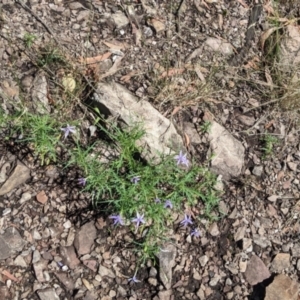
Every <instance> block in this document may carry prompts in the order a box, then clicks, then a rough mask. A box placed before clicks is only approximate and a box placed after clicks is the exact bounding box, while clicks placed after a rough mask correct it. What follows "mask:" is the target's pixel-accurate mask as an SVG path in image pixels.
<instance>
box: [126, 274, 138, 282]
mask: <svg viewBox="0 0 300 300" xmlns="http://www.w3.org/2000/svg"><path fill="white" fill-rule="evenodd" d="M128 282H134V283H138V282H141V281H140V280H137V278H136V277H135V275H134V276H133V277H131V278H129V279H128Z"/></svg>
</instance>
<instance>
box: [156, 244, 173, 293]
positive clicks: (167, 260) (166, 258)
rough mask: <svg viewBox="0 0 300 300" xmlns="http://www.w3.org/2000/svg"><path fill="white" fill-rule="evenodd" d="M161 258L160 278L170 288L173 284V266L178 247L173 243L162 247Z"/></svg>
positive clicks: (159, 256) (159, 255) (159, 257)
mask: <svg viewBox="0 0 300 300" xmlns="http://www.w3.org/2000/svg"><path fill="white" fill-rule="evenodd" d="M157 256H158V259H159V273H158V275H159V278H160V280H161V282H162V283H163V285H164V286H165V288H166V289H167V290H169V289H170V288H171V284H172V275H173V272H172V268H173V267H174V265H175V257H176V247H175V246H174V245H173V244H167V245H166V246H165V247H163V248H161V249H160V252H159V253H158V255H157Z"/></svg>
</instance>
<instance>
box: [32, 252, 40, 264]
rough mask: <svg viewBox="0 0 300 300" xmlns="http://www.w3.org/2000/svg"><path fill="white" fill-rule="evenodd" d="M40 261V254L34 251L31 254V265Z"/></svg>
mask: <svg viewBox="0 0 300 300" xmlns="http://www.w3.org/2000/svg"><path fill="white" fill-rule="evenodd" d="M40 259H41V253H40V251H38V250H34V251H33V254H32V261H31V263H33V264H35V263H37V262H38V261H39V260H40Z"/></svg>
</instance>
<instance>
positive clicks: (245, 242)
mask: <svg viewBox="0 0 300 300" xmlns="http://www.w3.org/2000/svg"><path fill="white" fill-rule="evenodd" d="M249 248H250V250H251V251H252V239H248V238H243V250H248V249H249ZM249 252H250V251H249Z"/></svg>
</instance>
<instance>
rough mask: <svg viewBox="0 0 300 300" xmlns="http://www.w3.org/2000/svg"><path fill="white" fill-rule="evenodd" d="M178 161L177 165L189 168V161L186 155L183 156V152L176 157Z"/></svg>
mask: <svg viewBox="0 0 300 300" xmlns="http://www.w3.org/2000/svg"><path fill="white" fill-rule="evenodd" d="M174 158H175V159H176V160H177V165H180V164H182V165H185V166H187V167H188V166H189V160H188V159H187V157H186V154H182V151H180V153H179V155H176V156H175V157H174Z"/></svg>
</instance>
